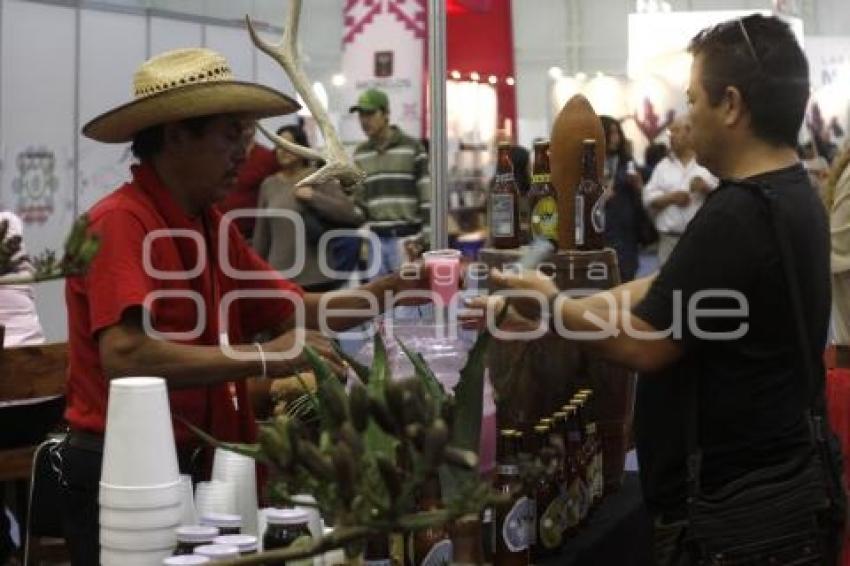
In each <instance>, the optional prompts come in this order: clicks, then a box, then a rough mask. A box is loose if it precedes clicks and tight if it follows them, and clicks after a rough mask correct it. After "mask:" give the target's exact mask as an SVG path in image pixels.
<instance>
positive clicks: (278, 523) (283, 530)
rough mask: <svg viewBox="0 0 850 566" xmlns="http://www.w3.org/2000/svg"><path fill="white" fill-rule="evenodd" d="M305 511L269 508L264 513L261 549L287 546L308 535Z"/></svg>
mask: <svg viewBox="0 0 850 566" xmlns="http://www.w3.org/2000/svg"><path fill="white" fill-rule="evenodd" d="M307 521H308V517H307V513H305V512H304V511H302V510H300V509H270V510H269V511H268V512H267V513H266V522H267V523H268V525H267V526H266V532H265V533H264V534H263V550H264V551H268V550H275V549H278V548H287V547H288V546H289V545H291V544H292V543H293V542H295V541H296V540H298V539H299V538H301V537H309V536H310V530H309V529H308V528H307Z"/></svg>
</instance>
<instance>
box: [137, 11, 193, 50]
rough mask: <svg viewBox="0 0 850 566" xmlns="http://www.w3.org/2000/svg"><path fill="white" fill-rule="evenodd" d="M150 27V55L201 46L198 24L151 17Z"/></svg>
mask: <svg viewBox="0 0 850 566" xmlns="http://www.w3.org/2000/svg"><path fill="white" fill-rule="evenodd" d="M150 26H151V29H150V33H151V52H150V54H151V55H157V54H159V53H162V52H164V51H170V50H172V49H179V48H181V47H200V46H201V40H202V35H203V33H202V28H203V26H202V25H201V24H199V23H193V22H184V21H181V20H168V19H165V18H160V17H153V18H151V19H150Z"/></svg>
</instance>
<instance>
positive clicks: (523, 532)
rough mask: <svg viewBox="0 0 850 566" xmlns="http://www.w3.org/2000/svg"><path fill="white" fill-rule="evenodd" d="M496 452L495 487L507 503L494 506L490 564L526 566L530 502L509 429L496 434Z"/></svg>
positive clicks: (527, 559) (528, 560) (512, 432)
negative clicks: (491, 559) (505, 498)
mask: <svg viewBox="0 0 850 566" xmlns="http://www.w3.org/2000/svg"><path fill="white" fill-rule="evenodd" d="M497 450H498V451H497V454H496V455H497V456H498V462H499V463H498V466H497V468H496V470H497V471H496V484H495V488H496V491H497V492H499V493H501V494H503V495H505V496H506V497H507V501H506V502H504V503H499V504H497V505H495V507H494V513H493V515H494V516H493V524H494V527H495V535H496V545H495V549H496V550H495V554H494V556H493V561H494V563H495V564H500V565H503V566H515V565H516V566H526V565H527V564H529V562H530V554H529V548H528V524H527V521H528V515H529V512H530V501H529V499H528V497H526V496H525V493H524V489H523V484H522V478H521V477H520V473H519V461H518V459H517V436H516V435H515V433H514V431H513V430H510V429H506V430H502V431H501V432H500V434H499V445H498V449H497Z"/></svg>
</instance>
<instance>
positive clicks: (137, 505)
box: [98, 481, 180, 509]
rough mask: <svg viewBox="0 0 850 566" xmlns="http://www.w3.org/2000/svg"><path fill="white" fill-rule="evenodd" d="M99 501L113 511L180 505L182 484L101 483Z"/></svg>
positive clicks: (177, 482) (102, 505)
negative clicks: (139, 485)
mask: <svg viewBox="0 0 850 566" xmlns="http://www.w3.org/2000/svg"><path fill="white" fill-rule="evenodd" d="M98 501H99V502H100V506H101V507H110V508H113V509H153V508H158V507H171V506H172V505H176V504H178V503H180V482H179V481H176V482H172V483H169V484H163V485H154V486H147V487H130V486H123V485H111V484H108V483H104V482H100V493H99V496H98Z"/></svg>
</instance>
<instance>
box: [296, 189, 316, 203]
mask: <svg viewBox="0 0 850 566" xmlns="http://www.w3.org/2000/svg"><path fill="white" fill-rule="evenodd" d="M295 198H297V199H298V200H300V201H301V202H310V201H311V200H313V187H297V188H296V189H295Z"/></svg>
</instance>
